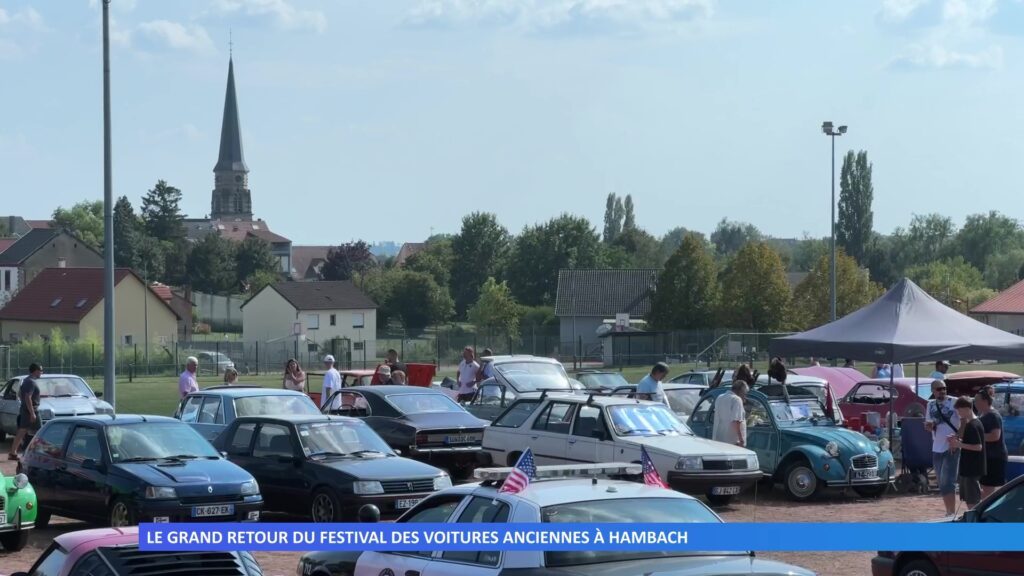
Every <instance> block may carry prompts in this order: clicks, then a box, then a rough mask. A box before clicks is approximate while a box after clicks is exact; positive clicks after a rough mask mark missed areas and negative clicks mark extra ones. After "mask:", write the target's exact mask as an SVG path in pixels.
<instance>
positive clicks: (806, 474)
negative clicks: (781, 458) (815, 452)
mask: <svg viewBox="0 0 1024 576" xmlns="http://www.w3.org/2000/svg"><path fill="white" fill-rule="evenodd" d="M782 485H783V487H785V489H786V494H787V495H788V496H789V498H790V499H791V500H795V501H797V502H807V501H808V500H811V499H813V498H814V497H815V496H816V495H817V494H818V491H819V490H820V489H821V482H819V481H818V476H817V475H815V474H814V469H813V468H811V465H810V464H809V463H808V462H807V461H806V460H797V461H796V462H793V463H792V464H790V465H789V466H788V467H786V472H785V473H783V475H782Z"/></svg>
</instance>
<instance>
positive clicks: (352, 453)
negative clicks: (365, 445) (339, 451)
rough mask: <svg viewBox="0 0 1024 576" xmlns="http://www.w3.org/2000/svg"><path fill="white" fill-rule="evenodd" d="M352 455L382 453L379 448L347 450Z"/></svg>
mask: <svg viewBox="0 0 1024 576" xmlns="http://www.w3.org/2000/svg"><path fill="white" fill-rule="evenodd" d="M349 454H351V455H352V456H362V455H363V454H383V452H381V451H380V450H356V451H355V452H349Z"/></svg>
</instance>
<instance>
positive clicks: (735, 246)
mask: <svg viewBox="0 0 1024 576" xmlns="http://www.w3.org/2000/svg"><path fill="white" fill-rule="evenodd" d="M762 238H763V236H762V235H761V231H760V230H758V229H757V227H756V226H754V225H753V224H748V223H746V222H732V221H730V220H726V219H725V218H722V221H721V222H719V223H718V226H716V227H715V231H714V232H712V233H711V243H712V244H714V245H715V251H716V252H717V253H718V254H719V255H721V256H731V255H733V254H735V253H736V252H738V251H739V250H740V248H743V246H744V245H745V244H747V243H749V242H760V241H761V239H762Z"/></svg>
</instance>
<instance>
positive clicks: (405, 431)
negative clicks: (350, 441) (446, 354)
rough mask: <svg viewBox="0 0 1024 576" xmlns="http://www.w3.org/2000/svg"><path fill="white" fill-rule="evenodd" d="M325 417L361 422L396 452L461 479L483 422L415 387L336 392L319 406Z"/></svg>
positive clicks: (474, 456)
mask: <svg viewBox="0 0 1024 576" xmlns="http://www.w3.org/2000/svg"><path fill="white" fill-rule="evenodd" d="M332 405H336V406H338V407H337V408H336V409H334V410H327V409H326V408H325V410H324V412H329V413H330V414H336V415H341V416H351V417H356V418H361V419H362V420H364V421H365V422H366V423H367V424H369V425H370V427H371V428H373V429H374V430H375V431H376V432H377V433H378V434H380V436H381V437H382V438H383V439H384V441H385V442H387V444H388V446H390V447H391V448H393V449H394V450H395V451H396V452H398V453H399V454H402V455H405V456H408V457H410V458H415V459H416V460H421V461H423V462H429V463H431V464H434V465H436V466H441V467H443V468H447V469H448V470H449V471H450V472H452V475H454V476H463V475H466V474H467V473H468V472H469V470H470V469H471V468H472V467H473V466H475V465H476V464H478V463H480V458H481V456H482V452H481V449H480V442H481V440H482V439H483V435H484V427H485V426H487V425H488V422H487V421H485V420H481V419H479V418H477V417H476V416H473V415H472V414H470V413H469V412H467V411H466V409H465V408H463V407H462V406H461V405H459V403H457V402H455V401H454V400H452V399H451V398H450V397H449V396H448V395H446V394H444V393H442V392H439V391H436V390H433V389H431V388H423V387H420V386H367V387H362V388H355V389H353V388H342V389H341V390H339V391H338V392H335V394H334V396H332V397H331V400H330V401H329V402H328V403H327V404H326V405H325V407H327V406H332Z"/></svg>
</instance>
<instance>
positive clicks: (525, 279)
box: [508, 214, 601, 306]
mask: <svg viewBox="0 0 1024 576" xmlns="http://www.w3.org/2000/svg"><path fill="white" fill-rule="evenodd" d="M600 258H601V240H600V239H599V238H598V235H597V231H596V230H595V229H594V228H593V227H592V226H591V225H590V222H588V221H587V220H586V219H585V218H580V217H578V216H572V215H569V214H562V215H561V216H559V217H557V218H553V219H551V220H549V221H548V222H546V223H544V224H537V225H535V226H528V227H526V228H524V229H523V232H522V233H521V234H520V235H519V236H518V237H516V239H515V242H514V244H513V248H512V257H511V258H510V259H509V263H508V279H509V280H508V282H509V288H510V289H511V290H512V293H513V294H514V295H515V297H516V299H517V300H518V301H519V302H520V303H522V304H525V305H527V306H539V305H543V304H553V303H554V299H555V292H556V291H557V290H558V271H559V270H562V269H565V268H593V267H595V266H597V264H598V263H599V262H600Z"/></svg>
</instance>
